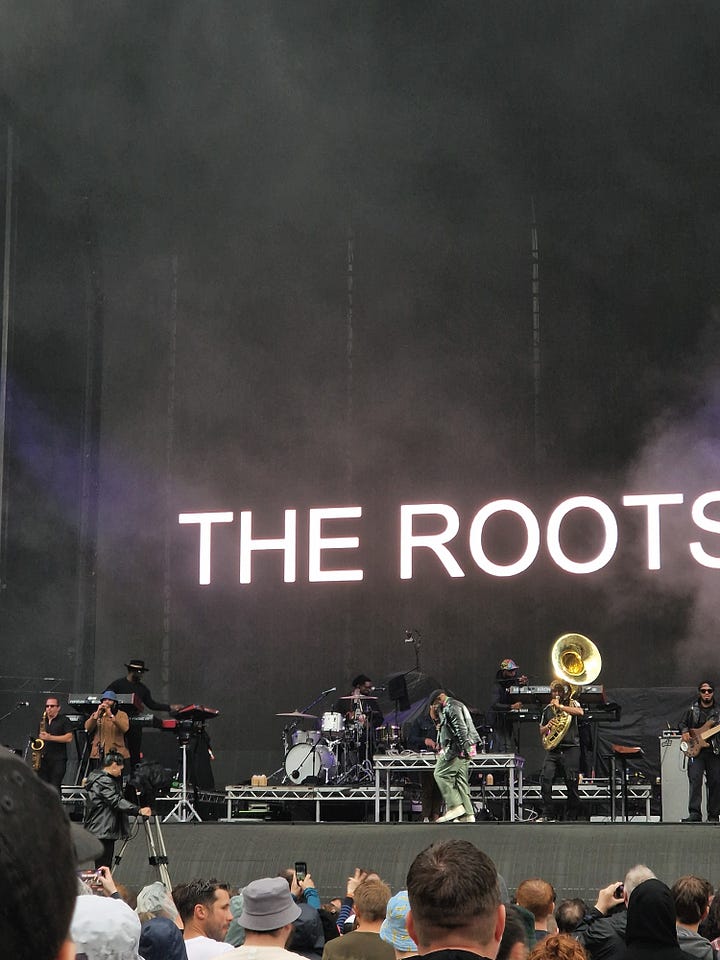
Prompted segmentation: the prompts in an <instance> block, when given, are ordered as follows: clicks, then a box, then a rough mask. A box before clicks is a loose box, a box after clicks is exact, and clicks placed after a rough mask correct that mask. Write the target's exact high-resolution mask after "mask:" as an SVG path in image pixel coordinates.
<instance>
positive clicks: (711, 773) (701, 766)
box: [678, 680, 720, 823]
mask: <svg viewBox="0 0 720 960" xmlns="http://www.w3.org/2000/svg"><path fill="white" fill-rule="evenodd" d="M708 721H710V724H711V725H712V726H714V725H715V724H717V723H720V707H718V705H717V704H716V703H715V690H714V687H713V685H712V683H710V682H709V681H707V680H703V682H702V683H700V684H699V685H698V698H697V700H695V702H694V703H693V704H691V706H690V708H689V709H688V710H687V712H686V713H685V715H684V716H683V718H682V720H681V721H680V723H679V724H678V726H679V729H680V733H681V735H682V739H683V740H684V741H685V743H690V742H691V740H692V739H693V737H692V735H691V731H692V730H697V729H698V728H699V727H702V726H703V725H704V724H706V723H707V722H708ZM687 771H688V780H689V781H690V799H689V802H688V816H687V817H685V818H684V819H683V821H682V822H683V823H700V822H701V821H702V811H701V804H702V789H703V779H707V813H708V821H710V822H714V823H717V821H718V817H719V816H720V734H716V735H715V736H712V737H710V738H709V739H708V741H707V746H706V747H703V748H702V749H701V750H700V751H699V753H698V754H697V756H696V757H689V758H688V765H687Z"/></svg>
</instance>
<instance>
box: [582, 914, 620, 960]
mask: <svg viewBox="0 0 720 960" xmlns="http://www.w3.org/2000/svg"><path fill="white" fill-rule="evenodd" d="M626 926H627V912H626V911H625V910H621V911H618V912H617V913H612V914H611V915H610V916H609V917H606V916H605V915H604V914H602V913H600V911H599V910H596V909H595V907H593V908H592V910H590V911H589V912H588V913H586V914H585V917H584V918H583V919H582V920H581V921H580V923H579V924H578V926H577V927H576V929H575V932H574V934H573V936H574V937H575V938H576V939H577V940H579V941H580V943H581V944H582V945H583V946H584V947H585V949H586V950H587V954H588V956H589V957H590V960H620V957H622V955H623V954H624V953H625V928H626Z"/></svg>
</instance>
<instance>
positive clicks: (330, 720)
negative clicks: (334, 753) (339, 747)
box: [320, 713, 345, 737]
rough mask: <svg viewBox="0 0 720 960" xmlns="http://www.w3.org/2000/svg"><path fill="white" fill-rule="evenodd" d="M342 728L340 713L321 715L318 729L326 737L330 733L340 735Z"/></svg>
mask: <svg viewBox="0 0 720 960" xmlns="http://www.w3.org/2000/svg"><path fill="white" fill-rule="evenodd" d="M344 726H345V725H344V723H343V715H342V714H341V713H324V714H323V715H322V721H321V722H320V728H321V729H322V732H323V733H324V734H325V736H326V737H327V736H329V735H330V734H332V733H342V731H343V728H344Z"/></svg>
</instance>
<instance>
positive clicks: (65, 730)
mask: <svg viewBox="0 0 720 960" xmlns="http://www.w3.org/2000/svg"><path fill="white" fill-rule="evenodd" d="M37 738H38V740H40V741H41V742H42V747H41V748H40V766H39V768H38V774H39V776H40V779H41V780H44V781H45V783H49V784H51V786H53V787H55V789H56V790H57V792H58V793H61V792H62V791H61V789H60V787H61V785H62V782H63V777H64V776H65V768H66V767H67V745H68V744H69V743H70V741H71V740H72V728H71V726H70V721H69V720H68V718H67V717H64V716H63V715H62V714H61V713H60V701H59V700H58V698H57V697H52V696H47V697H46V698H45V711H44V713H43V715H42V719H41V720H40V729H39V732H38V736H37Z"/></svg>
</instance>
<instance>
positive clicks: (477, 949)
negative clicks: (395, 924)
mask: <svg viewBox="0 0 720 960" xmlns="http://www.w3.org/2000/svg"><path fill="white" fill-rule="evenodd" d="M407 889H408V899H409V901H410V912H409V913H408V916H407V920H406V924H407V931H408V934H409V935H410V937H411V938H412V939H413V940H414V941H415V943H416V944H417V945H418V947H419V951H420V953H421V954H423V955H424V954H427V953H432V952H434V951H437V950H452V949H462V950H465V951H468V952H470V953H476V954H477V955H478V956H481V957H489V958H490V960H494V958H495V956H496V954H497V951H498V947H499V945H500V940H501V938H502V933H503V928H504V926H505V907H504V906H503V905H502V904H501V903H500V893H499V887H498V874H497V870H496V869H495V864H494V863H493V862H492V860H491V859H490V857H488V856H487V854H485V853H483V852H482V850H478V848H477V847H475V846H474V845H473V844H472V843H469V842H468V841H467V840H445V841H442V842H440V843H434V844H433V845H432V846H430V847H428V848H427V849H426V850H423V851H422V852H421V853H419V854H418V855H417V857H415V859H414V860H413V862H412V865H411V867H410V870H409V871H408V875H407Z"/></svg>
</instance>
